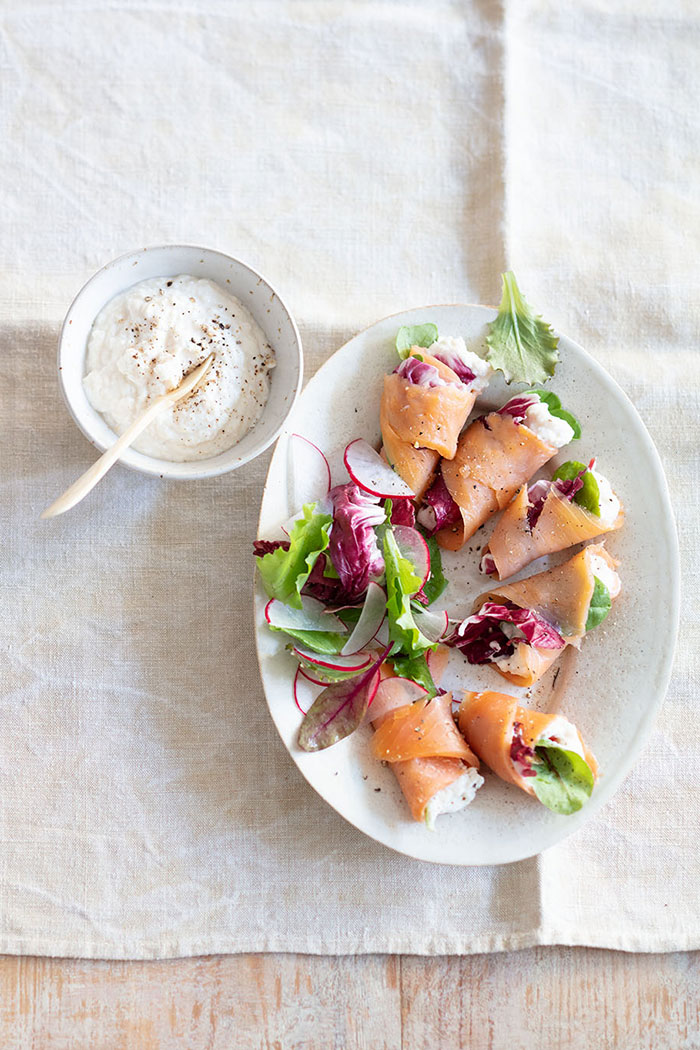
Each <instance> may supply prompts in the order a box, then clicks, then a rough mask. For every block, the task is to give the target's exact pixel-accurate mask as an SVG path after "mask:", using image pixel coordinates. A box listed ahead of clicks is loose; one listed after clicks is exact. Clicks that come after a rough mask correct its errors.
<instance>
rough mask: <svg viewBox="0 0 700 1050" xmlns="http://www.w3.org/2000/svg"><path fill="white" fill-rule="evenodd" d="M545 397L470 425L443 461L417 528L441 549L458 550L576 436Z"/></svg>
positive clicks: (521, 399) (516, 403)
mask: <svg viewBox="0 0 700 1050" xmlns="http://www.w3.org/2000/svg"><path fill="white" fill-rule="evenodd" d="M546 397H547V399H548V400H541V398H540V394H539V393H538V392H528V393H527V394H525V395H519V396H518V397H514V398H511V399H510V401H508V402H506V404H505V405H503V407H502V408H500V409H499V410H498V411H496V412H489V414H488V415H486V416H482V417H481V418H480V419H476V420H475V421H474V422H473V423H472V424H471V425H470V426H469V427H467V429H466V430H465V432H464V433H463V434H462V436H461V438H460V439H459V443H458V446H457V451H456V454H455V456H454V458H453V459H450V460H447V459H443V461H442V463H441V467H440V472H439V475H438V476H437V477H436V479H435V481H434V483H433V485H432V486H431V488H430V489H429V490H428V492H427V493H426V494H425V496H424V501H425V505H424V506H423V507H422V508H421V511H420V514H419V521H420V523H421V524H422V525H423V527H424V528H426V529H427V530H428V532H429V533H431V534H432V535H435V537H436V538H437V542H438V543H439V544H440V546H441V547H445V548H447V549H448V550H459V548H460V547H462V546H463V544H464V543H465V542H466V541H467V540H468V539H469V537H470V536H473V535H474V533H475V532H476V530H477V529H478V528H480V526H481V525H483V524H484V522H486V521H488V519H489V518H490V517H491V515H492V514H495V513H496V512H497V511H499V510H502V509H503V508H504V507H505V506H506V505H507V504H508V503H509V502H510V500H511V499H512V498H513V496H514V495H515V493H516V492H517V491H518V489H519V488H520V486H521V485H522V484H523V483H524V482H526V481H527V480H528V479H529V478H531V477H532V475H533V474H534V473H535V472H536V471H537V470H539V469H540V467H542V466H544V464H545V463H546V462H547V461H548V460H549V459H551V458H552V456H553V455H555V453H556V452H557V451H558V450H559V449H560V448H562V447H563V446H564V445H567V444H568V443H569V442H570V441H571V440H572V439H573V438H574V437H576V436H578V434H579V433H580V429H579V428H578V423H577V422H576V420H575V419H574V417H573V416H571V415H570V414H569V413H568V412H563V410H562V415H556V414H555V413H556V411H558V410H557V409H556V408H554V412H552V411H550V404H549V402H551V401H552V399H554V401H555V403H556V405H559V399H558V398H556V397H555V395H551V394H547V395H546ZM564 416H565V417H566V418H563V417H564ZM570 421H571V422H570ZM572 423H573V424H574V425H572Z"/></svg>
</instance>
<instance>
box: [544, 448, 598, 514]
mask: <svg viewBox="0 0 700 1050" xmlns="http://www.w3.org/2000/svg"><path fill="white" fill-rule="evenodd" d="M582 470H585V471H586V473H585V474H584V475H583V477H582V479H581V480H582V481H583V488H582V489H579V490H578V492H577V493H576V495H575V496H574V503H578V505H579V506H580V507H583V508H584V510H588V511H590V512H591V514H595V515H596V517H598V518H599V517H600V488H599V487H598V482H597V481H596V479H595V474H594V473H593V471H592V470H588V468H587V467H586V465H585V463H579V462H578V461H577V460H575V459H570V460H568V461H567V462H566V463H562V465H561V466H560V467H557V469H556V470H555V471H554V474H553V475H552V481H573V479H574V478H577V477H578V476H579V474H580V473H581V471H582Z"/></svg>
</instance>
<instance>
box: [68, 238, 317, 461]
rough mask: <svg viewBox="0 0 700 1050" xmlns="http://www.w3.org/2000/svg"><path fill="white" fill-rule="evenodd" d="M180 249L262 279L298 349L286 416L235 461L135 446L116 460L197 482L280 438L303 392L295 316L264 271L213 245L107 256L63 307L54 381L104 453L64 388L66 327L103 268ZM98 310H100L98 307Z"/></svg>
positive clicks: (166, 247)
mask: <svg viewBox="0 0 700 1050" xmlns="http://www.w3.org/2000/svg"><path fill="white" fill-rule="evenodd" d="M182 250H186V251H188V252H192V253H193V254H200V253H201V254H202V255H204V256H209V257H211V256H216V257H218V258H219V259H221V260H224V261H225V262H227V263H235V264H237V265H238V266H242V267H243V268H244V269H245V270H247V271H248V273H249V274H250V275H251V277H252V278H253V279H254V281H255V282H256V283H258V284H259V283H261V282H262V283H263V284H264V285H265V286H266V287H267V288H268V289H269V291H270V292H271V294H272V295H273V296H274V297H275V298H276V299H277V301H278V302H279V305H280V307H281V308H282V311H283V313H284V314H285V316H286V318H287V321H288V323H289V326H290V328H291V331H292V334H293V337H294V345H295V347H296V364H297V377H296V382H295V384H294V387H293V388H292V389H291V390H290V396H289V398H288V401H287V405H286V410H285V412H284V415H283V416H282V417H281V418H280V421H279V424H278V426H277V427H276V428H275V429H274V431H273V432H272V434H271V435H269V436H268V437H267V438H265V439H264V440H262V441H260V442H259V443H258V444H257V445H256V446H254V448H252V449H251V450H250V452H248V453H247V454H246V455H243V456H240V457H239V458H238V459H235V460H233V461H232V462H229V463H223V464H221V463H217V465H216V466H213V465H211V464H215V463H216V461H217V459H218V456H216V457H211V458H210V459H203V460H188V461H183V462H179V461H173V460H166V459H158V458H157V457H155V456H149V455H147V454H145V453H143V452H138V451H136V450H135V449H132V448H129V449H127V450H126V452H125V453H124V454H123V455H122V456H121V457H120V458H119V461H118V462H119V465H120V466H122V467H126V468H127V469H128V470H134V471H136V472H137V473H140V474H145V475H148V476H151V477H158V478H161V479H168V480H173V481H199V480H201V479H204V478H212V477H219V476H220V475H222V474H228V473H229V472H230V471H232V470H237V469H238V467H242V466H243V465H244V464H246V463H249V462H250V461H251V460H253V459H256V458H257V457H258V456H259V455H261V454H262V453H263V452H265V451H266V450H267V449H268V448H269V447H270V446H271V445H272V444H273V443H274V442H275V441H276V440H277V438H278V437H279V435H280V433H281V431H282V429H283V427H284V425H285V423H286V422H287V419H288V418H289V415H290V413H291V411H292V409H293V408H294V406H295V405H296V403H297V400H298V398H299V394H300V393H301V388H302V386H303V382H304V349H303V344H302V340H301V334H300V332H299V328H298V326H297V323H296V321H295V319H294V315H293V314H292V312H291V310H290V309H289V307H288V306H287V304H286V302H285V300H284V299H283V298H282V296H281V295H280V294H279V292H278V291H277V289H276V288H275V287H274V285H272V284H271V283H270V282H269V281H268V279H267V278H266V277H265V276H264V274H261V273H260V272H259V271H258V270H256V269H255V268H254V267H253V266H251V265H250V264H249V263H247V262H246V261H245V260H244V259H240V258H238V257H237V256H235V255H229V254H228V253H227V252H222V251H219V249H217V248H204V247H202V246H201V245H197V244H150V245H146V246H145V247H143V248H137V249H135V250H133V251H130V252H123V253H122V254H121V255H118V256H116V257H115V258H114V259H110V260H109V261H108V262H106V263H105V264H104V265H103V266H101V267H100V268H99V269H98V270H95V272H94V273H93V274H92V275H91V276H90V277H89V278H88V280H87V281H85V283H84V284H82V285H81V287H80V288H79V289H78V291H77V292H76V294H75V295H74V297H73V299H72V300H71V303H70V305H69V306H68V309H67V310H66V314H65V317H64V318H63V323H62V324H61V329H60V331H59V334H58V344H57V361H56V363H57V370H58V382H59V387H60V390H61V394H62V396H63V400H64V402H65V404H66V407H67V408H68V411H69V413H70V415H71V417H72V419H73V422H74V423H75V425H76V426H77V427H78V429H79V430H80V432H81V433H82V434H83V436H84V437H85V438H87V440H88V441H89V442H90V444H91V445H92V446H93V447H94V448H96V449H97V450H98V451H99V452H104V451H106V449H107V448H109V447H110V446H109V445H107V444H105V443H104V442H102V441H101V440H100V439H99V438H98V437H96V435H95V434H94V432H93V431H92V430H91V428H90V425H89V422H88V421H86V420H85V419H83V418H82V417H81V416H80V414H79V413H78V411H77V410H76V408H75V405H74V403H73V398H72V396H71V394H70V393H69V391H68V389H67V388H66V382H65V376H64V368H63V365H64V361H65V351H64V348H65V341H66V337H67V335H68V329H69V327H70V323H71V322H72V319H73V314H74V312H75V309H76V307H77V306H78V304H79V302H80V300H81V299H82V298H83V296H84V295H85V293H86V292H87V290H88V289H89V288H90V287H91V286H92V285H93V284H94V283H95V282H96V281H97V280H98V279H99V278H100V277H101V276H102V275H103V274H104V273H105V271H108V270H111V269H112V268H115V269H116V268H118V267H119V266H120V265H123V264H125V263H126V262H127V261H128V260H136V259H137V258H140V257H142V256H143V255H146V254H153V253H157V252H166V253H171V252H176V251H182ZM137 283H138V280H136V281H134V284H137ZM115 294H119V293H115ZM108 302H109V299H105V301H104V303H103V304H102V305H103V306H105V305H106V304H107V303H108ZM99 309H102V307H100V308H99ZM97 312H98V313H99V310H98V311H97ZM96 317H97V313H96V314H95V317H93V319H92V322H91V323H94V320H95V318H96ZM265 335H266V336H267V332H265ZM85 352H87V341H86V345H85V349H84V353H85ZM95 411H96V410H95ZM98 414H99V413H98ZM263 414H264V411H263ZM261 418H262V417H261ZM117 437H118V435H115V440H116V438H117ZM235 448H236V446H235V445H233V446H232V448H231V449H228V450H226V452H223V453H220V454H219V455H226V454H227V452H232V451H233V450H234V449H235ZM195 468H198V469H195Z"/></svg>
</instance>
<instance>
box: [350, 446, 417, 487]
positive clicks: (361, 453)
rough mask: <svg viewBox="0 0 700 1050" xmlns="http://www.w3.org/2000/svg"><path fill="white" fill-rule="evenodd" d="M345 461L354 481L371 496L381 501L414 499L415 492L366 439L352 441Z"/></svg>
mask: <svg viewBox="0 0 700 1050" xmlns="http://www.w3.org/2000/svg"><path fill="white" fill-rule="evenodd" d="M343 459H344V462H345V467H346V469H347V472H348V474H349V475H350V477H351V478H352V480H353V481H354V482H355V484H356V485H359V486H360V488H361V489H364V490H365V492H369V493H370V495H372V496H379V497H380V498H381V499H413V496H414V493H413V490H412V489H410V488H409V487H408V485H407V484H406V482H405V481H404V480H403V478H400V477H399V475H398V474H397V473H396V472H395V471H394V470H392V469H391V467H390V466H389V464H388V463H386V462H385V461H384V460H383V459H382V457H381V456H380V455H379V453H378V452H377V451H376V449H373V448H372V446H371V445H370V443H369V441H365V439H364V438H357V440H356V441H351V442H350V444H349V445H348V446H347V448H346V449H345V455H344V457H343Z"/></svg>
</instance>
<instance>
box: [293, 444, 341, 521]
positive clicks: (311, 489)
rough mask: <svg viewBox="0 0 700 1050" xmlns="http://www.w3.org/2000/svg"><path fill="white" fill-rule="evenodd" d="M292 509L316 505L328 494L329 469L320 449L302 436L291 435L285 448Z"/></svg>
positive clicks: (329, 484) (329, 485) (329, 482)
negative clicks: (310, 504)
mask: <svg viewBox="0 0 700 1050" xmlns="http://www.w3.org/2000/svg"><path fill="white" fill-rule="evenodd" d="M287 449H288V456H289V468H290V480H291V486H290V492H291V503H292V506H293V507H299V508H301V507H303V506H304V504H305V503H316V502H317V501H318V500H321V499H323V497H324V496H327V495H328V493H329V492H330V487H331V468H330V467H329V465H328V460H327V459H326V457H325V456H324V454H323V452H321V449H320V448H318V446H317V445H314V443H313V441H309V439H308V438H305V437H304V436H303V434H291V435H290V438H289V444H288V446H287Z"/></svg>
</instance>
